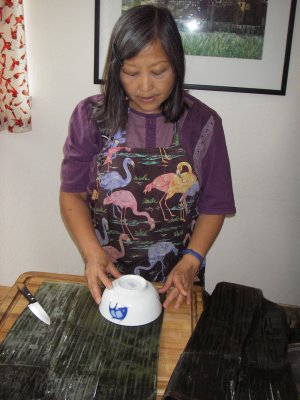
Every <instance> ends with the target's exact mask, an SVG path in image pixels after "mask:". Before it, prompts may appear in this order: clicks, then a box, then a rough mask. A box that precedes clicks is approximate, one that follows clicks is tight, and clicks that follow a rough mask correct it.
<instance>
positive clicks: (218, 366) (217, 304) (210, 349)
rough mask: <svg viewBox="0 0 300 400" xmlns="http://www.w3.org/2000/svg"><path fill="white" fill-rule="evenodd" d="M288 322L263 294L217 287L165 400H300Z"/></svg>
mask: <svg viewBox="0 0 300 400" xmlns="http://www.w3.org/2000/svg"><path fill="white" fill-rule="evenodd" d="M287 344H288V329H287V323H286V317H285V314H284V312H283V311H282V309H280V307H278V306H277V305H276V304H274V303H272V302H269V301H268V300H266V299H264V297H263V294H262V292H261V291H260V290H259V289H255V288H250V287H247V286H242V285H236V284H231V283H226V282H222V283H219V284H218V285H217V286H216V288H215V290H214V292H213V293H212V295H211V297H210V299H209V302H208V303H207V307H206V309H205V310H204V312H203V313H202V316H201V317H200V319H199V321H198V323H197V326H196V328H195V330H194V332H193V334H192V336H191V338H190V340H189V342H188V343H187V346H186V348H185V350H184V352H183V354H182V355H181V357H180V360H179V362H178V364H177V365H176V368H175V370H174V372H173V374H172V376H171V379H170V382H169V384H168V386H167V389H166V391H165V394H164V397H163V399H164V400H220V399H222V400H297V392H296V387H295V383H294V381H293V377H292V373H291V368H290V365H289V362H288V359H287Z"/></svg>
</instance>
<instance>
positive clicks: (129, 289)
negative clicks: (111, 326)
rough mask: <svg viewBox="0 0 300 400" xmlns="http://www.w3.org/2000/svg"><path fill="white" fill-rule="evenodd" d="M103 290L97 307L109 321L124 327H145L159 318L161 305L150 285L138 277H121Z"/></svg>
mask: <svg viewBox="0 0 300 400" xmlns="http://www.w3.org/2000/svg"><path fill="white" fill-rule="evenodd" d="M112 285H113V287H112V289H107V288H106V289H105V290H104V292H103V295H102V300H101V303H100V306H99V310H100V313H101V314H102V315H103V317H104V318H106V319H108V320H109V321H111V322H113V323H115V324H118V325H124V326H139V325H145V324H148V323H149V322H152V321H154V320H155V319H156V318H158V317H159V315H160V314H161V311H162V305H161V302H160V299H159V294H158V292H157V290H156V289H155V287H154V286H153V285H152V283H150V282H148V281H146V280H145V279H144V278H142V277H141V276H138V275H123V276H121V277H120V278H118V279H115V280H114V281H113V282H112Z"/></svg>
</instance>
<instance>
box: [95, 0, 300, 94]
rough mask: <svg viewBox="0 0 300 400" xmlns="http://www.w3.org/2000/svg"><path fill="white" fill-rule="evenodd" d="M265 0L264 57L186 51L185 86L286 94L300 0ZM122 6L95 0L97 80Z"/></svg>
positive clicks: (118, 1) (113, 0)
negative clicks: (204, 54) (217, 55)
mask: <svg viewBox="0 0 300 400" xmlns="http://www.w3.org/2000/svg"><path fill="white" fill-rule="evenodd" d="M218 1H219V2H220V1H222V0H218ZM265 1H267V3H268V4H267V14H266V21H265V30H264V44H263V53H262V57H261V59H259V60H257V59H240V58H229V57H211V56H190V55H186V79H185V88H186V89H191V90H211V91H224V92H242V93H257V94H270V95H282V96H284V95H285V94H286V88H287V79H288V70H289V62H290V53H291V46H292V38H293V30H294V21H295V13H296V5H297V0H284V1H283V0H265ZM187 3H188V2H187ZM121 10H122V0H95V26H94V83H95V84H101V83H103V82H102V79H101V75H102V71H103V67H104V62H105V58H106V52H107V47H108V43H109V38H110V34H111V31H112V28H113V26H114V24H115V23H116V21H117V19H118V18H119V16H120V15H121ZM279 27H280V29H279Z"/></svg>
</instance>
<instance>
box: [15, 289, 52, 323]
mask: <svg viewBox="0 0 300 400" xmlns="http://www.w3.org/2000/svg"><path fill="white" fill-rule="evenodd" d="M17 287H18V289H19V290H20V292H21V293H22V294H23V295H24V296H25V297H26V299H27V300H28V301H29V304H28V308H29V310H30V311H31V312H32V313H33V314H34V315H35V316H36V317H38V318H39V319H40V320H41V321H43V322H44V323H45V324H47V325H50V318H49V315H48V314H47V313H46V311H45V310H44V309H43V307H42V306H41V305H40V303H39V302H38V301H37V300H36V298H35V297H34V296H33V294H32V293H31V292H30V290H29V289H28V288H27V287H26V286H25V285H17Z"/></svg>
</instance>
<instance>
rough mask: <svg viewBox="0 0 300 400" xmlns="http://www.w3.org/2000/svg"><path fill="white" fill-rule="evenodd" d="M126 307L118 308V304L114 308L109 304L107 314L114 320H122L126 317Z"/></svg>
mask: <svg viewBox="0 0 300 400" xmlns="http://www.w3.org/2000/svg"><path fill="white" fill-rule="evenodd" d="M127 311H128V307H118V303H116V305H115V306H114V307H111V303H110V304H109V313H110V315H111V316H112V317H113V318H114V319H119V320H122V319H124V318H125V317H126V315H127Z"/></svg>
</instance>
